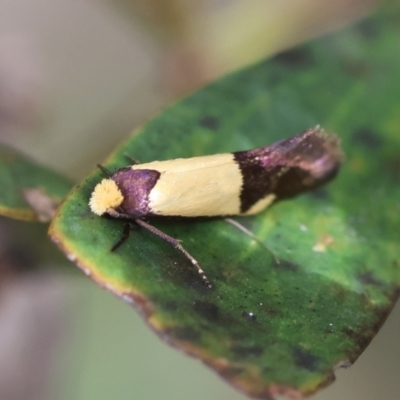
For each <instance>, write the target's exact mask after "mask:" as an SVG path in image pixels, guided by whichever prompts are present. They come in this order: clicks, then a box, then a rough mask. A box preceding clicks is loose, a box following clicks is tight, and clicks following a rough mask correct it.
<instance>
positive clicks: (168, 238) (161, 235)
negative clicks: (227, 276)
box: [135, 219, 212, 289]
mask: <svg viewBox="0 0 400 400" xmlns="http://www.w3.org/2000/svg"><path fill="white" fill-rule="evenodd" d="M135 222H136V223H137V224H138V225H140V226H142V227H143V228H145V229H147V230H148V231H149V232H150V233H152V234H153V235H155V236H158V237H159V238H160V239H162V240H164V241H165V242H167V243H168V244H170V245H171V246H172V247H173V248H174V249H177V250H179V251H180V252H181V253H182V254H183V255H184V256H185V257H186V258H187V259H188V260H189V261H190V262H191V263H192V264H193V265H194V267H195V268H196V271H197V273H198V274H199V275H200V278H201V280H202V281H203V283H204V285H205V286H207V287H208V288H209V289H211V288H212V285H211V283H210V281H209V280H208V278H207V276H206V274H205V272H204V271H203V269H202V268H201V267H200V264H199V263H198V262H197V260H196V259H195V258H194V257H193V256H192V255H191V254H190V253H189V252H188V251H186V250H185V248H184V247H183V246H182V245H181V244H180V242H179V240H178V239H175V238H173V237H172V236H169V235H167V234H166V233H164V232H162V231H160V230H159V229H157V228H155V227H154V226H153V225H150V224H148V223H147V222H145V221H143V220H142V219H135Z"/></svg>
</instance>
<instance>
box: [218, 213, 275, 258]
mask: <svg viewBox="0 0 400 400" xmlns="http://www.w3.org/2000/svg"><path fill="white" fill-rule="evenodd" d="M225 221H226V222H228V224H231V225H233V226H234V227H235V228H237V229H239V230H240V231H242V232H243V233H245V234H246V235H248V236H250V237H251V238H252V239H254V240H255V241H256V242H257V243H258V244H259V245H261V246H262V247H264V249H265V250H267V251H268V253H270V254H271V255H272V257H273V258H274V261H275V263H276V264H280V263H281V262H280V261H279V258H278V257H277V256H276V255H275V254H274V253H273V251H272V250H271V249H270V248H268V247H267V246H266V245H265V244H264V243H263V242H262V241H261V240H260V239H259V238H258V237H257V236H256V235H254V233H253V232H251V231H249V230H248V229H247V228H246V227H244V226H243V225H242V224H241V223H240V222H237V221H235V220H234V219H232V218H225Z"/></svg>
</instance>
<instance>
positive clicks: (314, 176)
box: [89, 126, 344, 287]
mask: <svg viewBox="0 0 400 400" xmlns="http://www.w3.org/2000/svg"><path fill="white" fill-rule="evenodd" d="M343 159H344V156H343V152H342V150H341V147H340V141H339V139H338V137H337V136H336V135H334V134H328V133H326V132H325V131H324V130H323V129H321V128H320V127H319V126H317V127H315V128H313V129H309V130H307V131H305V132H303V133H300V134H298V135H296V136H294V137H291V138H289V139H285V140H281V141H279V142H276V143H274V144H272V145H270V146H267V147H261V148H258V149H254V150H247V151H238V152H235V153H226V154H215V155H208V156H201V157H193V158H179V159H175V160H167V161H153V162H150V163H145V164H138V163H135V164H133V165H131V166H128V167H124V168H120V169H118V170H116V171H115V172H113V173H111V172H110V171H108V170H107V169H105V168H104V167H102V166H99V167H100V168H101V169H102V171H103V172H104V173H105V174H106V176H107V177H106V178H104V179H103V180H102V181H101V182H100V183H98V184H97V185H96V186H95V188H94V190H93V192H92V194H91V197H90V201H89V207H90V209H91V211H92V212H93V213H95V214H96V215H99V216H102V215H109V216H111V217H113V218H118V219H124V220H127V221H132V222H134V223H136V224H137V225H139V226H141V227H143V228H145V229H147V230H148V231H149V232H151V233H152V234H154V235H155V236H158V237H159V238H160V239H162V240H164V241H166V242H167V243H169V244H170V245H171V246H172V247H174V248H175V249H177V250H179V251H180V252H181V253H183V254H184V255H185V256H186V257H187V258H188V259H189V260H190V261H191V263H192V264H193V265H194V267H195V268H196V270H197V272H198V274H199V275H200V277H201V279H202V281H203V282H204V284H205V285H206V286H208V287H211V283H210V281H209V280H208V278H207V276H206V274H205V272H204V271H203V269H202V268H201V267H200V264H199V263H198V262H197V260H196V259H195V258H194V257H193V256H192V255H191V254H189V253H188V252H187V251H186V250H185V248H184V247H183V246H182V245H181V244H180V241H179V240H177V239H175V238H173V237H171V236H169V235H167V234H166V233H164V232H162V231H160V230H159V229H157V228H156V227H154V226H153V225H151V224H149V223H148V222H147V221H146V220H147V219H150V218H151V217H154V216H157V217H160V216H161V217H162V216H165V217H174V216H175V217H187V218H195V217H216V216H241V215H253V214H256V213H259V212H260V211H262V210H264V209H265V208H266V207H268V206H269V205H270V204H271V203H272V202H273V201H275V200H278V199H285V198H289V197H293V196H295V195H297V194H299V193H302V192H304V191H307V190H312V189H315V188H317V187H319V186H321V185H323V184H324V183H326V182H328V181H329V180H331V179H332V178H334V177H335V175H336V174H337V172H338V170H339V168H340V165H341V163H342V161H343ZM128 229H129V228H128ZM128 236H129V230H128V231H127V232H125V233H124V234H123V236H122V238H121V240H120V241H119V242H118V243H117V244H116V245H115V246H114V248H113V249H115V248H116V247H118V246H119V245H120V244H122V243H123V242H124V241H125V240H126V238H127V237H128Z"/></svg>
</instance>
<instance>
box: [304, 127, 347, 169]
mask: <svg viewBox="0 0 400 400" xmlns="http://www.w3.org/2000/svg"><path fill="white" fill-rule="evenodd" d="M307 132H309V133H310V135H314V136H315V139H317V141H318V142H320V145H322V147H323V148H324V149H325V150H326V153H327V154H329V155H330V158H331V159H332V160H336V162H337V163H338V164H341V163H343V161H344V160H345V158H346V157H345V155H344V152H343V150H342V147H341V140H340V138H339V136H337V135H336V134H334V133H328V132H326V131H325V130H324V129H323V128H321V127H320V126H319V125H317V126H316V127H315V128H312V129H310V130H309V131H307Z"/></svg>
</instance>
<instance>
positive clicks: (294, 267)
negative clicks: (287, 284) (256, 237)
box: [273, 259, 300, 271]
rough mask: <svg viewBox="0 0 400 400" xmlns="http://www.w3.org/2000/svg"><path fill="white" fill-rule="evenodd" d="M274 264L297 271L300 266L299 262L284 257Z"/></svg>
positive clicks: (278, 267)
mask: <svg viewBox="0 0 400 400" xmlns="http://www.w3.org/2000/svg"><path fill="white" fill-rule="evenodd" d="M273 265H274V267H275V268H277V269H284V270H287V271H297V270H298V269H299V268H300V266H299V265H298V264H296V263H294V262H291V261H288V260H282V259H280V260H279V263H278V262H275V263H274V264H273Z"/></svg>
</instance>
